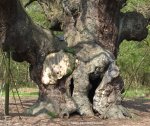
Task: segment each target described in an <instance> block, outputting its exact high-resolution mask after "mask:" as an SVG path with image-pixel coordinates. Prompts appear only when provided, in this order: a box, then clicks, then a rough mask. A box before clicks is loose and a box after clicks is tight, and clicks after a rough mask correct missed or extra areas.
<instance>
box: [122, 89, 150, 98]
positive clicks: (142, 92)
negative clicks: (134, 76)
mask: <svg viewBox="0 0 150 126" xmlns="http://www.w3.org/2000/svg"><path fill="white" fill-rule="evenodd" d="M149 94H150V90H149V89H148V88H147V87H139V88H130V89H129V90H127V91H126V92H125V93H124V94H123V95H124V96H125V98H137V97H146V96H147V95H149Z"/></svg>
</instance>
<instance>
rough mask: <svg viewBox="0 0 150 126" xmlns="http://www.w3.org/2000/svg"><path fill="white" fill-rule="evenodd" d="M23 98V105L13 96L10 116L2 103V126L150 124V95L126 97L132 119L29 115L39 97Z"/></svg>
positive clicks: (128, 125)
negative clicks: (5, 114)
mask: <svg viewBox="0 0 150 126" xmlns="http://www.w3.org/2000/svg"><path fill="white" fill-rule="evenodd" d="M21 99H22V104H23V107H22V106H21V104H20V102H19V100H18V99H17V104H16V103H15V102H14V99H13V98H11V100H10V115H9V116H3V113H4V110H3V106H2V104H1V107H0V126H6V125H7V126H150V97H147V98H145V97H143V98H142V97H141V98H135V99H129V100H127V99H126V100H125V101H124V102H123V104H124V106H126V107H127V108H128V109H129V111H131V112H132V113H133V116H134V117H133V118H132V119H106V120H102V119H100V118H98V117H81V116H79V115H73V116H71V117H70V118H69V119H60V118H51V117H50V116H46V115H40V116H28V115H26V114H24V111H25V110H26V109H27V108H29V107H30V106H31V105H32V104H33V103H35V102H36V99H37V97H23V98H21ZM16 105H17V106H16ZM18 111H19V112H18Z"/></svg>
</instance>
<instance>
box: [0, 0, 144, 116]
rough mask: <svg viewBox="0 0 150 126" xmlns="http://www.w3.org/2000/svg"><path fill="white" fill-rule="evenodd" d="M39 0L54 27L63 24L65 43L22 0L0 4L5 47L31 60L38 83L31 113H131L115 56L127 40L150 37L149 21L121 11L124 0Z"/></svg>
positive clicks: (116, 114) (21, 57)
mask: <svg viewBox="0 0 150 126" xmlns="http://www.w3.org/2000/svg"><path fill="white" fill-rule="evenodd" d="M37 1H38V2H39V3H40V5H41V6H42V7H43V10H44V12H45V14H46V16H47V17H48V19H49V20H50V21H51V22H52V23H53V22H54V26H55V21H57V22H58V23H56V24H57V25H58V24H59V25H61V26H60V28H61V30H63V32H64V39H65V41H59V40H58V39H57V38H55V37H54V36H53V34H51V31H48V30H46V29H43V28H41V27H39V26H37V25H35V24H34V23H33V22H32V20H31V19H30V18H29V17H28V15H27V14H26V13H25V11H24V9H23V8H22V6H21V4H20V2H19V1H18V0H13V1H12V0H4V1H1V2H0V16H1V17H2V18H1V19H0V21H1V25H0V26H1V27H0V28H2V24H3V26H4V29H6V30H5V32H4V34H3V36H4V38H3V41H2V42H3V50H4V51H11V53H12V58H13V59H14V60H16V61H19V62H22V61H27V62H29V63H30V75H31V78H32V79H33V80H34V81H35V82H36V83H37V84H38V86H39V92H40V93H39V94H40V95H39V99H38V102H37V103H36V104H35V105H34V106H33V107H32V108H31V109H29V110H28V112H29V113H31V114H33V115H36V114H39V113H41V112H43V111H44V112H47V113H49V112H52V113H55V114H56V115H60V116H61V117H63V116H65V115H66V116H69V114H71V113H73V112H75V111H77V112H78V113H79V114H80V115H87V116H93V115H94V113H98V114H99V115H101V116H102V117H105V118H107V117H109V118H123V117H130V114H129V113H128V112H127V110H126V109H125V108H124V107H123V106H122V104H121V100H122V99H121V93H122V91H123V86H124V85H123V81H122V78H121V77H120V75H119V69H118V67H117V65H116V64H115V58H116V57H117V52H118V48H119V44H120V42H121V41H122V40H123V39H135V40H142V39H144V38H145V37H146V36H147V29H146V26H147V22H146V19H145V18H144V17H143V16H142V15H140V14H138V13H135V12H131V13H128V14H121V13H120V9H121V7H122V6H123V5H124V4H125V1H124V0H123V1H122V0H121V1H120V0H119V1H118V0H81V1H79V0H56V1H53V0H37ZM53 5H55V6H53ZM6 8H9V9H6ZM53 10H55V11H53ZM54 12H55V13H54ZM133 15H134V16H133ZM136 20H138V21H136ZM135 24H136V26H135ZM51 30H55V28H54V27H53V28H51ZM141 33H142V34H141ZM139 34H141V36H140V37H139ZM66 46H67V48H66ZM60 50H61V51H60ZM97 80H98V81H97ZM96 81H97V83H96ZM90 93H91V95H90ZM93 109H94V112H93Z"/></svg>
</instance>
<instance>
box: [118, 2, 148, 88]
mask: <svg viewBox="0 0 150 126" xmlns="http://www.w3.org/2000/svg"><path fill="white" fill-rule="evenodd" d="M148 8H149V9H150V0H128V1H127V6H125V7H124V8H123V9H122V11H123V12H127V11H138V12H141V13H142V14H144V15H145V16H146V17H149V15H148ZM148 29H149V35H148V36H147V38H146V39H145V40H143V41H142V42H134V41H130V42H128V41H124V42H123V43H122V44H121V46H120V52H119V56H118V60H117V63H118V65H119V66H120V70H121V74H122V76H123V78H124V80H125V84H126V86H127V85H131V86H132V87H136V88H138V87H140V86H141V85H142V84H143V82H144V81H145V80H144V74H145V73H148V74H149V75H150V26H148ZM144 83H146V84H147V86H148V85H149V83H150V82H149V81H148V82H144ZM127 87H128V86H127ZM149 90H150V88H149Z"/></svg>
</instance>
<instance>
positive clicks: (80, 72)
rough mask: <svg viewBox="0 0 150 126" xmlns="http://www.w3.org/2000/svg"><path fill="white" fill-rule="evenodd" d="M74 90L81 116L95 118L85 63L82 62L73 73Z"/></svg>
mask: <svg viewBox="0 0 150 126" xmlns="http://www.w3.org/2000/svg"><path fill="white" fill-rule="evenodd" d="M73 80H74V90H73V95H72V97H73V99H74V101H75V102H76V104H77V107H78V108H77V109H78V112H79V113H80V114H81V115H86V116H93V111H92V106H91V103H90V102H89V98H88V97H87V96H88V91H89V76H88V73H87V71H86V69H85V63H83V62H80V64H79V65H78V68H77V69H76V70H75V71H74V73H73Z"/></svg>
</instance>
